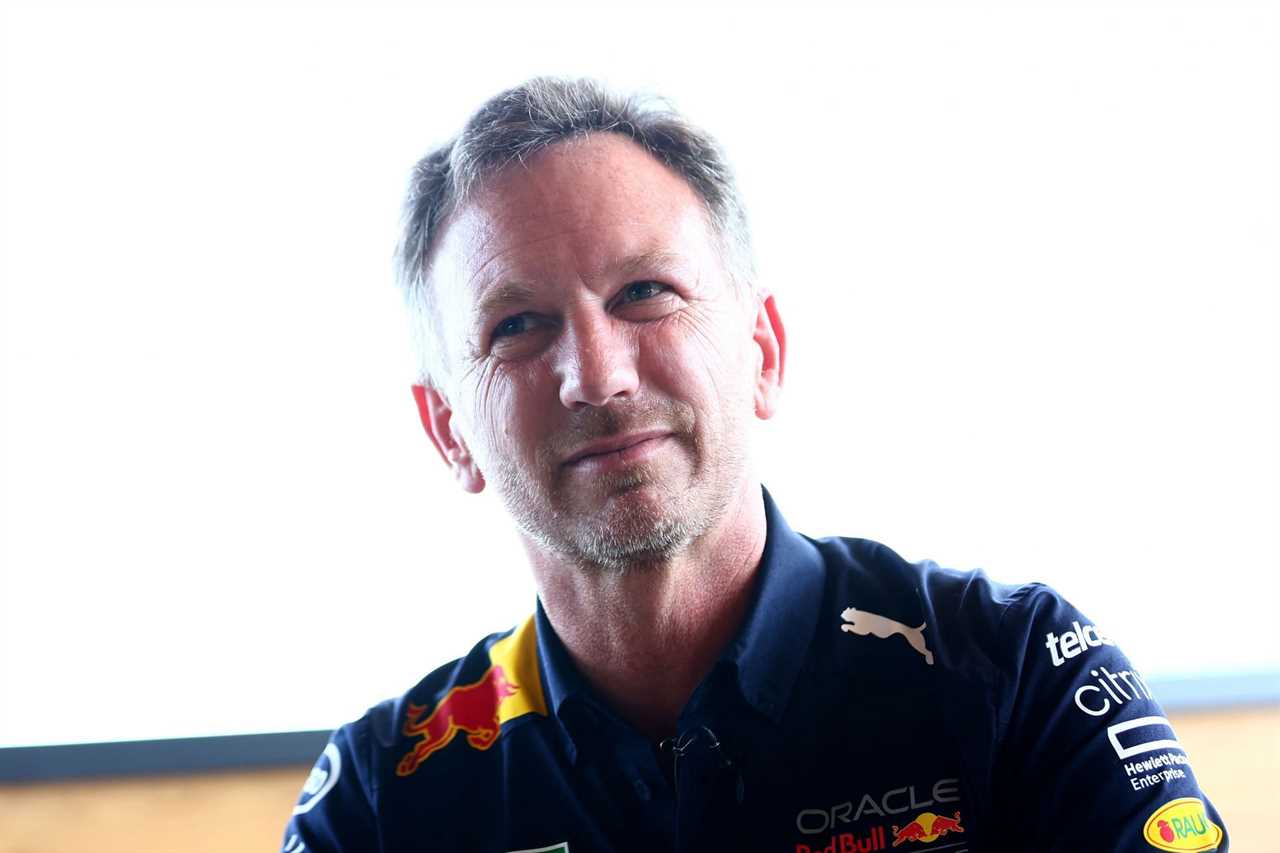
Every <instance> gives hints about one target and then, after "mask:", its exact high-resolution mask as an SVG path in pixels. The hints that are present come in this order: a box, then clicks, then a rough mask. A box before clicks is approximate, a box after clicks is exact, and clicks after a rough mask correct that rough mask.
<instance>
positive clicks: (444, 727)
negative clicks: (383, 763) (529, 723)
mask: <svg viewBox="0 0 1280 853" xmlns="http://www.w3.org/2000/svg"><path fill="white" fill-rule="evenodd" d="M489 663H490V666H489V669H487V670H486V671H485V674H484V675H482V676H481V677H480V679H479V680H478V681H476V682H474V683H472V684H461V685H458V686H457V687H454V688H452V689H450V690H449V691H448V692H447V693H445V694H444V696H443V697H441V699H440V701H439V702H437V703H436V704H435V707H434V708H432V709H431V712H430V714H427V706H426V705H417V704H414V703H413V702H410V703H409V708H408V713H407V714H406V715H405V721H404V726H403V727H402V728H401V730H400V731H401V732H402V733H403V734H404V735H405V737H421V738H422V740H420V741H418V743H416V744H414V747H413V749H412V750H411V751H410V752H408V753H407V754H406V755H405V756H404V757H403V758H401V759H400V762H399V763H398V764H397V765H396V774H397V775H399V776H408V775H409V774H411V773H413V772H414V771H415V770H417V769H418V768H419V767H421V766H422V762H424V761H426V760H427V759H428V758H430V757H431V756H432V755H434V754H435V753H437V752H439V751H440V750H442V749H444V748H445V747H446V746H448V745H449V744H451V743H453V739H454V738H456V737H457V736H458V732H464V733H465V734H466V736H467V743H468V744H470V745H471V747H472V748H473V749H488V748H489V747H491V746H493V744H494V743H495V742H496V741H497V740H498V737H499V736H500V735H501V734H502V724H503V723H506V722H507V721H509V720H514V719H515V718H517V717H521V716H524V715H525V714H540V715H542V716H544V717H545V716H546V715H547V703H546V699H545V697H544V696H543V694H542V680H541V677H540V676H539V674H538V635H537V629H536V628H535V627H534V620H533V617H532V616H530V617H529V618H528V619H526V620H525V622H524V624H522V625H521V626H519V627H518V628H516V629H515V630H514V631H512V632H511V633H510V634H509V635H507V636H506V637H503V638H502V639H500V640H498V641H496V642H495V643H494V644H493V645H492V646H490V647H489ZM424 714H427V716H423V715H424Z"/></svg>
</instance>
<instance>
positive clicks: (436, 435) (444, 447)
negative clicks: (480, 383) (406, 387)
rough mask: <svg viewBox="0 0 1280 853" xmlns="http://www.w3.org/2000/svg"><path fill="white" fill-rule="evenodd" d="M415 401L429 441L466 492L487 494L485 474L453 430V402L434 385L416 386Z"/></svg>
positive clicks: (414, 389)
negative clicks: (485, 492) (451, 403)
mask: <svg viewBox="0 0 1280 853" xmlns="http://www.w3.org/2000/svg"><path fill="white" fill-rule="evenodd" d="M413 400H414V402H415V403H417V404H418V416H419V417H420V418H422V428H423V429H425V430H426V431H427V438H429V439H431V443H432V444H434V445H435V448H436V451H437V452H439V454H440V458H441V459H443V460H444V462H445V464H446V465H448V466H449V468H450V469H451V470H452V471H453V476H454V477H456V478H457V480H458V482H459V483H461V484H462V488H464V489H466V490H467V491H468V492H471V493H472V494H475V493H477V492H481V491H483V490H484V474H482V473H480V468H479V467H478V466H477V465H476V462H475V460H474V459H472V458H471V451H470V450H468V449H467V445H466V442H465V441H464V440H463V438H462V436H461V435H459V434H458V432H457V431H456V430H455V429H454V428H453V409H451V408H450V407H449V401H448V400H446V399H445V398H444V396H443V395H442V394H441V393H440V392H439V391H437V390H436V389H435V388H432V387H431V386H430V385H414V386H413Z"/></svg>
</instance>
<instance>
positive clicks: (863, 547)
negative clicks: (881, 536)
mask: <svg viewBox="0 0 1280 853" xmlns="http://www.w3.org/2000/svg"><path fill="white" fill-rule="evenodd" d="M810 541H811V542H812V543H813V544H814V546H815V547H817V549H818V550H819V552H820V553H821V554H822V555H823V560H824V563H825V564H826V568H827V572H828V588H829V590H830V595H831V596H832V598H833V599H834V601H835V602H837V603H839V605H840V607H841V608H842V612H841V616H842V618H843V619H844V620H845V622H846V623H848V624H850V625H852V626H853V627H855V628H859V627H860V626H861V624H862V623H864V622H865V623H868V624H875V623H877V622H878V621H880V620H889V621H891V622H894V623H901V624H902V625H906V626H909V627H911V628H912V629H920V630H922V631H924V632H925V633H926V634H927V635H929V636H930V637H931V638H932V639H933V640H934V643H933V645H936V647H937V648H936V652H937V655H938V663H939V664H940V665H942V666H953V667H954V666H964V665H966V664H968V663H972V662H973V661H972V660H971V659H972V657H973V656H974V655H975V654H977V655H979V656H980V657H981V658H982V659H983V660H984V661H985V662H987V663H988V664H993V665H998V664H1001V663H1004V664H1010V663H1012V661H1010V660H1007V659H1004V658H1005V657H1006V656H1005V655H1002V654H1001V653H1000V652H1001V651H1002V650H1006V647H1007V646H1008V644H1009V639H1008V634H1009V631H1010V628H1011V626H1014V627H1013V629H1012V630H1013V632H1014V633H1015V634H1016V633H1017V632H1018V630H1019V629H1018V628H1017V627H1016V626H1017V625H1018V624H1021V623H1023V622H1025V621H1027V620H1028V619H1030V618H1032V614H1034V613H1035V612H1036V611H1037V610H1038V609H1040V608H1048V609H1053V608H1054V607H1057V606H1062V605H1065V601H1064V600H1063V599H1062V598H1061V596H1059V595H1058V593H1056V592H1055V591H1054V590H1052V589H1051V588H1049V587H1048V586H1045V585H1044V584H1042V583H1034V582H1033V583H1023V584H1009V583H1001V582H998V581H995V580H993V579H992V578H990V577H989V576H988V575H987V574H986V572H984V571H983V570H981V569H971V570H970V569H951V568H944V567H942V566H939V565H938V564H937V563H935V562H933V561H931V560H923V561H919V562H911V561H908V560H907V559H905V558H903V557H902V556H901V555H899V554H898V553H897V552H896V551H894V550H893V549H891V548H889V547H888V546H886V545H883V544H881V543H879V542H875V541H872V540H870V539H854V538H847V537H840V538H836V537H830V538H826V539H816V540H810Z"/></svg>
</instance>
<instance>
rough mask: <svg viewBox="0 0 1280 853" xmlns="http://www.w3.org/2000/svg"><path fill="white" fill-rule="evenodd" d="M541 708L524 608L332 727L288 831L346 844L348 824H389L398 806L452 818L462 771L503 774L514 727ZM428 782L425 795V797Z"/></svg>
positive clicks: (362, 829) (531, 630) (357, 828)
mask: <svg viewBox="0 0 1280 853" xmlns="http://www.w3.org/2000/svg"><path fill="white" fill-rule="evenodd" d="M537 716H542V717H545V716H547V708H546V700H545V697H544V694H543V689H542V681H541V677H540V675H539V670H538V660H537V637H536V629H535V627H534V620H533V618H532V617H530V618H529V619H528V620H526V621H525V622H524V623H522V624H521V625H519V626H517V627H516V628H514V629H511V630H508V631H503V632H499V633H495V634H490V635H489V636H487V637H485V638H484V639H482V640H480V641H479V642H478V643H476V644H475V645H474V646H473V647H472V649H471V650H470V651H469V652H468V653H467V654H466V655H464V656H462V657H460V658H457V659H455V660H452V661H450V662H448V663H446V664H444V665H443V666H440V667H438V668H436V669H435V670H433V671H432V672H431V673H429V674H428V675H427V676H425V677H424V678H423V679H422V680H421V681H419V682H418V683H417V684H415V685H414V686H413V687H411V688H410V689H409V690H407V691H406V692H405V693H404V694H403V695H401V696H400V697H398V698H395V699H388V700H386V701H384V702H381V703H379V704H377V705H375V706H373V707H372V708H370V709H369V710H368V711H367V712H365V714H364V715H363V716H362V717H360V718H359V719H357V720H355V721H353V722H350V723H347V724H346V725H343V726H342V727H341V728H339V729H338V730H337V731H336V732H334V735H333V737H332V739H331V741H330V743H329V745H328V746H327V747H326V748H325V750H324V753H323V754H322V755H321V757H320V759H319V761H318V762H317V765H316V768H317V769H316V771H313V776H316V775H317V774H322V775H323V776H324V780H323V782H321V783H320V784H319V785H311V784H309V785H308V786H307V787H306V788H304V791H303V795H302V797H301V799H300V802H299V807H298V808H302V809H305V811H303V812H301V813H300V812H299V811H298V809H295V817H294V820H293V822H292V823H291V825H290V827H291V831H297V832H298V833H299V837H300V838H302V839H303V840H305V839H307V838H308V837H310V836H312V835H313V834H318V835H319V837H323V838H329V839H331V840H332V843H333V844H334V845H335V847H337V848H341V849H346V848H345V847H344V846H343V844H342V843H341V842H342V840H343V838H344V833H346V832H350V833H352V834H353V835H360V836H367V835H368V833H371V832H374V833H382V834H385V833H387V832H393V833H394V831H395V829H394V828H395V826H396V825H397V823H396V820H395V815H396V814H398V813H400V812H401V811H405V812H406V814H407V811H408V810H415V809H416V813H418V814H419V817H422V818H426V817H431V818H433V819H436V820H438V821H445V820H448V819H449V817H450V815H455V816H456V814H458V812H457V811H456V809H457V808H459V807H462V806H463V805H464V804H465V801H466V799H467V791H466V785H465V784H463V783H462V782H461V781H460V780H469V782H475V783H477V784H479V783H482V782H487V781H489V777H490V776H491V775H492V773H491V772H490V771H492V772H493V773H500V772H501V766H502V753H503V752H504V751H505V748H506V747H507V746H508V745H509V741H510V740H511V736H512V733H513V732H515V731H516V729H517V728H519V727H520V726H521V724H522V723H523V722H524V721H526V720H528V719H530V718H532V717H537ZM500 740H501V741H502V743H501V744H500V743H499V741H500ZM494 746H498V747H499V748H496V749H490V747H494ZM317 778H318V776H317ZM446 780H447V784H446ZM311 788H314V789H315V790H314V791H311V792H310V793H309V789H311ZM426 788H430V789H432V793H433V796H432V797H431V798H429V799H428V798H424V797H423V796H422V794H423V791H424V790H425V789H426ZM322 800H323V801H322ZM472 810H473V809H468V810H467V811H472ZM426 811H433V812H438V814H436V813H433V814H431V815H426V814H425V812H426ZM375 827H376V829H375ZM311 846H312V848H313V849H317V848H318V849H326V848H325V845H323V844H315V843H313V844H312V845H311ZM353 849H363V848H362V847H359V846H356V847H354V848H353Z"/></svg>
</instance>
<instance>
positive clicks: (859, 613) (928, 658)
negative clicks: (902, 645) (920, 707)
mask: <svg viewBox="0 0 1280 853" xmlns="http://www.w3.org/2000/svg"><path fill="white" fill-rule="evenodd" d="M840 615H841V616H842V617H844V621H845V623H846V624H844V625H841V626H840V630H842V631H848V632H849V633H851V634H861V635H862V636H864V637H865V636H867V635H868V634H874V635H875V636H877V637H880V638H881V639H885V638H887V637H892V636H893V635H894V634H901V635H902V637H903V639H905V640H906V641H907V642H908V643H910V644H911V648H913V649H915V650H916V651H918V652H919V653H920V654H922V655H924V662H925V663H927V664H928V665H929V666H933V652H931V651H929V650H928V649H927V648H926V647H925V644H924V629H925V626H924V624H923V623H922V624H921V625H920V627H919V628H908V627H907V626H906V625H903V624H902V623H901V622H895V621H893V620H892V619H889V618H886V617H884V616H879V615H877V614H875V613H868V612H867V611H865V610H858V609H856V608H853V607H849V608H847V609H846V610H845V611H844V612H843V613H841V614H840Z"/></svg>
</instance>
